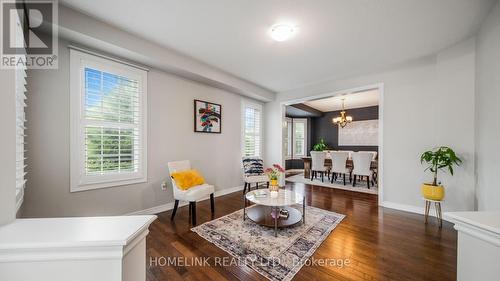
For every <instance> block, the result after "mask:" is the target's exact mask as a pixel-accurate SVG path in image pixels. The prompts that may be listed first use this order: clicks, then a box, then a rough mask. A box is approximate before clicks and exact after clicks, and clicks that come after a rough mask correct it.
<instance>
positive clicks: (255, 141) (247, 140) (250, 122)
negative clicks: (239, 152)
mask: <svg viewBox="0 0 500 281" xmlns="http://www.w3.org/2000/svg"><path fill="white" fill-rule="evenodd" d="M261 119H262V108H261V107H260V106H258V105H253V104H245V105H244V106H243V124H244V126H243V127H244V128H243V130H244V131H243V132H244V133H243V155H244V156H261Z"/></svg>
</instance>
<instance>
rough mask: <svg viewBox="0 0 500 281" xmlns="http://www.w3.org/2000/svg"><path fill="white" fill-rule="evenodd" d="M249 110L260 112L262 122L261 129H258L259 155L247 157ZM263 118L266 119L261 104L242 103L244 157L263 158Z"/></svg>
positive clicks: (246, 101)
mask: <svg viewBox="0 0 500 281" xmlns="http://www.w3.org/2000/svg"><path fill="white" fill-rule="evenodd" d="M247 108H253V109H255V110H258V111H259V113H260V121H259V128H258V132H259V135H258V137H259V139H258V143H259V155H245V136H246V132H245V124H246V109H247ZM263 118H264V113H263V107H262V105H261V104H259V103H257V102H253V101H249V100H242V102H241V155H242V157H262V155H263V153H262V152H263V151H262V140H263V137H262V132H263V129H262V127H263V124H262V123H263Z"/></svg>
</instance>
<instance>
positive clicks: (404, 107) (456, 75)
mask: <svg viewBox="0 0 500 281" xmlns="http://www.w3.org/2000/svg"><path fill="white" fill-rule="evenodd" d="M474 72H475V39H474V38H471V39H469V40H466V41H464V42H461V43H460V44H458V45H456V46H453V47H451V48H449V49H447V50H444V51H442V52H440V53H439V54H437V55H436V56H432V57H427V58H422V59H420V60H416V61H413V62H411V63H407V64H405V65H401V66H399V67H395V68H393V69H389V70H386V71H382V72H380V73H376V74H369V75H363V76H359V77H353V78H348V79H343V80H333V81H326V82H323V83H319V84H314V85H310V86H306V87H303V88H300V89H295V90H292V91H287V92H281V93H278V94H277V100H276V101H275V102H272V103H268V104H267V105H266V108H268V109H269V110H268V111H267V113H268V118H272V117H271V116H270V113H271V112H272V114H273V115H272V116H277V117H278V118H279V115H278V114H277V113H275V110H278V108H279V107H278V105H279V104H280V103H281V102H286V101H289V100H296V99H303V98H306V97H308V96H316V95H323V94H327V93H334V92H338V91H341V90H346V89H352V88H358V87H362V86H366V85H374V84H378V83H383V85H384V97H383V104H382V106H383V114H384V116H383V120H382V124H381V125H382V126H383V152H382V153H383V155H382V157H383V163H382V164H383V180H384V182H383V186H382V189H383V198H381V199H382V200H379V201H382V202H388V204H390V203H392V205H395V204H399V205H406V206H410V207H411V206H414V207H418V208H421V207H422V206H423V204H424V203H423V201H422V199H421V195H420V185H421V184H422V183H423V182H428V181H430V180H431V175H430V174H429V173H426V172H424V167H423V166H422V165H421V164H420V154H421V153H422V152H424V151H425V150H428V149H432V148H434V147H437V146H441V145H447V146H450V147H452V148H453V149H454V150H455V151H457V153H458V154H459V155H460V157H461V158H462V159H463V160H464V164H463V166H461V167H459V168H458V169H456V171H455V172H456V173H455V176H453V177H451V176H449V175H444V174H442V173H441V174H440V175H439V180H440V181H442V183H443V184H444V185H445V186H446V188H447V190H446V191H447V195H446V201H445V203H444V205H443V209H444V210H473V209H474V157H473V155H474V118H473V113H474ZM274 118H276V117H274ZM269 122H272V123H273V124H274V123H275V121H272V120H270V121H269ZM275 125H276V124H274V125H273V126H275ZM267 132H268V138H267V143H266V148H267V154H266V157H267V159H271V160H272V161H277V160H278V158H279V157H280V155H281V153H277V151H281V146H282V144H281V137H278V136H274V134H273V135H272V136H269V134H270V133H271V132H274V130H273V129H268V131H267ZM278 140H279V141H278Z"/></svg>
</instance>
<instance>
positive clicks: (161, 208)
mask: <svg viewBox="0 0 500 281" xmlns="http://www.w3.org/2000/svg"><path fill="white" fill-rule="evenodd" d="M241 190H243V186H235V187H230V188H226V189H222V190H216V191H215V193H214V196H215V197H219V196H224V195H227V194H229V193H233V192H237V191H241ZM208 199H210V198H209V197H206V198H203V199H201V200H200V201H204V200H208ZM187 205H188V202H179V207H182V206H187ZM173 208H174V202H169V203H166V204H163V205H159V206H155V207H151V208H148V209H144V210H139V211H135V212H132V213H128V214H125V216H133V215H156V214H158V213H162V212H166V211H170V210H172V209H173Z"/></svg>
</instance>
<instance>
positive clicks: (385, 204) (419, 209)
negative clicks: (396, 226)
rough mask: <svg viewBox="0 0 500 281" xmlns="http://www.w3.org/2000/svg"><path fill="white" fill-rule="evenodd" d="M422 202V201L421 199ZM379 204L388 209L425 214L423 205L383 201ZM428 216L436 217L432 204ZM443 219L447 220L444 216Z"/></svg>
mask: <svg viewBox="0 0 500 281" xmlns="http://www.w3.org/2000/svg"><path fill="white" fill-rule="evenodd" d="M422 204H424V201H422ZM380 206H382V207H385V208H389V209H394V210H398V211H405V212H410V213H414V214H419V215H424V214H425V208H424V207H417V206H413V205H407V204H400V203H394V202H389V201H383V202H382V204H381V205H380ZM429 216H431V217H436V213H435V210H434V205H432V207H431V210H430V211H429ZM443 220H445V221H448V220H447V219H445V218H444V217H443Z"/></svg>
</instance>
